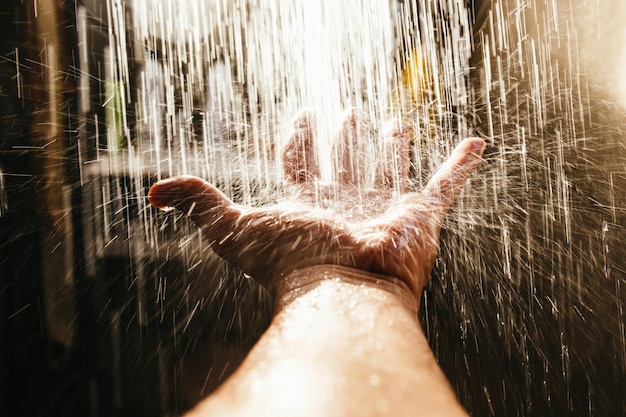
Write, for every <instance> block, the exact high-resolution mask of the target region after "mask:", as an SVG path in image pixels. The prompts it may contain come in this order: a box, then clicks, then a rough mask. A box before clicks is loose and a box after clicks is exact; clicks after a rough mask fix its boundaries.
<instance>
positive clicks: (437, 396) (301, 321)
mask: <svg viewBox="0 0 626 417" xmlns="http://www.w3.org/2000/svg"><path fill="white" fill-rule="evenodd" d="M314 273H315V274H328V273H329V272H328V271H327V272H324V271H323V269H319V268H318V269H315V270H314ZM330 273H332V274H333V275H334V278H335V279H328V277H324V278H323V279H321V280H320V281H317V282H316V281H312V282H311V283H309V284H308V285H304V286H298V285H296V286H294V288H291V289H289V290H288V291H287V292H286V293H285V294H284V297H282V298H281V299H282V300H284V301H285V303H284V304H279V305H280V307H279V310H278V311H277V313H276V315H275V317H274V320H273V321H272V324H271V325H270V327H269V328H268V330H267V331H266V333H265V334H264V335H263V336H262V338H261V339H260V340H259V342H258V343H257V345H256V346H255V347H254V349H253V350H252V351H251V352H250V354H249V356H248V357H247V358H246V360H245V361H244V363H243V364H242V366H241V367H240V368H239V369H238V370H237V372H236V373H235V374H234V375H233V376H232V377H231V378H230V379H229V380H228V381H227V382H226V383H225V384H224V385H223V386H222V387H221V388H220V389H219V390H218V392H217V393H216V394H214V396H212V397H210V398H209V399H208V400H206V401H205V402H204V403H203V404H201V405H200V406H199V407H198V408H197V409H196V410H194V412H193V415H242V416H247V415H250V416H259V415H261V416H264V415H271V416H273V417H274V416H278V415H285V416H293V415H298V416H306V415H326V416H333V415H379V414H380V415H393V416H403V415H407V416H418V415H428V416H434V415H446V416H453V415H465V413H464V411H463V410H462V408H461V407H460V406H459V405H458V402H457V400H456V398H455V396H454V393H453V392H452V390H451V389H450V387H449V385H448V382H447V381H446V379H445V377H444V375H443V373H442V372H441V370H440V369H439V367H438V365H437V363H436V361H435V358H434V356H433V355H432V352H431V350H430V347H429V346H428V343H427V341H426V339H425V337H424V335H423V332H422V330H421V328H420V325H419V322H418V320H417V316H416V314H415V308H416V306H411V305H410V304H411V303H410V301H409V302H407V300H410V298H408V299H407V298H406V297H404V295H403V291H395V290H394V288H395V286H394V285H384V284H383V285H377V283H376V282H373V281H372V279H366V277H363V278H364V280H363V282H362V283H358V282H357V281H356V280H355V277H354V276H350V275H351V274H350V273H345V271H343V270H341V269H339V270H333V271H331V272H330ZM294 291H295V294H296V296H294V297H290V295H293V294H294ZM281 413H282V414H281Z"/></svg>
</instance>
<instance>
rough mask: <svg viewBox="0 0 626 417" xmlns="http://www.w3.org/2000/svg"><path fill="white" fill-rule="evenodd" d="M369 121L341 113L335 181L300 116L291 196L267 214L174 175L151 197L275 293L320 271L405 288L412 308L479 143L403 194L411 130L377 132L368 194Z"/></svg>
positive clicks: (286, 162) (290, 157)
mask: <svg viewBox="0 0 626 417" xmlns="http://www.w3.org/2000/svg"><path fill="white" fill-rule="evenodd" d="M366 132H367V122H366V120H365V118H364V117H363V116H362V115H361V114H359V112H358V111H356V110H354V109H352V110H349V111H347V112H346V113H345V115H344V117H343V121H342V124H341V128H340V130H339V133H338V135H337V139H336V141H335V144H334V146H333V150H332V160H333V161H334V162H335V164H334V165H335V169H334V172H333V178H334V180H335V182H334V183H332V184H325V183H323V182H322V181H321V180H320V169H319V164H318V156H317V155H316V153H315V149H316V147H315V140H316V128H315V117H314V115H313V114H312V113H310V112H303V113H301V114H300V115H298V116H297V117H296V118H295V119H294V121H293V124H292V131H291V134H290V137H289V141H288V142H287V145H286V146H285V148H284V151H283V155H282V157H283V168H284V178H285V182H286V194H287V198H286V199H285V200H284V201H282V202H281V203H279V204H277V205H275V206H272V207H266V208H251V207H246V206H242V205H238V204H235V203H233V202H232V201H231V200H230V199H228V198H227V197H226V196H225V195H224V194H223V193H222V192H221V191H219V190H218V189H217V188H215V187H214V186H213V185H211V184H209V183H207V182H206V181H204V180H202V179H200V178H197V177H192V176H179V177H174V178H170V179H167V180H164V181H160V182H158V183H156V184H155V185H153V186H152V188H151V189H150V192H149V195H148V198H149V200H150V202H151V203H152V204H153V205H154V206H156V207H159V208H166V207H175V208H177V209H179V210H181V211H183V212H184V213H186V214H187V215H188V216H189V217H190V218H191V219H192V220H193V221H194V222H195V223H196V224H197V225H198V227H200V228H201V229H202V232H203V234H204V236H205V237H207V238H208V239H209V242H210V246H211V248H212V249H213V250H214V251H215V252H216V253H217V254H218V255H219V256H221V257H222V258H224V259H225V260H226V261H228V262H229V263H230V264H231V265H233V266H235V267H237V268H239V269H241V270H242V271H243V272H245V273H247V274H248V275H250V276H252V277H253V278H255V279H256V280H258V281H259V282H260V283H261V284H262V285H263V286H265V287H266V288H267V289H268V290H269V291H270V292H272V293H273V294H274V295H280V294H281V293H283V292H284V291H285V290H286V289H287V290H288V289H292V288H293V287H295V286H299V285H303V283H302V282H295V280H294V279H292V278H291V277H293V276H297V275H298V274H297V273H296V274H294V272H297V271H299V270H304V269H306V268H309V267H313V266H317V265H337V266H342V267H348V268H353V269H356V270H358V271H363V272H364V273H368V274H376V276H377V277H380V278H381V279H383V280H386V281H388V282H389V283H390V284H391V285H398V286H400V287H404V288H405V289H408V292H409V293H410V294H411V296H412V297H413V301H414V302H415V304H417V303H418V302H419V298H420V296H421V293H422V290H423V288H424V286H425V284H426V282H427V280H428V278H429V275H430V271H431V269H432V267H433V264H434V261H435V257H436V254H437V251H438V244H439V232H440V228H441V224H442V222H443V219H444V216H445V215H446V213H447V211H448V210H449V208H450V206H451V205H452V204H453V203H454V200H455V199H456V197H457V195H458V194H459V192H460V191H461V189H462V187H463V185H464V184H465V182H466V180H467V178H468V176H469V175H470V174H471V172H472V170H473V169H474V168H475V166H476V165H477V164H478V163H479V161H480V159H481V155H482V152H483V151H484V148H485V142H484V141H483V140H482V139H478V138H471V139H465V140H463V141H462V142H461V143H460V144H459V145H458V146H457V147H456V148H455V149H454V151H453V152H452V154H451V155H450V157H449V158H448V160H447V161H446V162H445V163H444V164H443V165H442V166H441V168H440V169H439V171H438V172H437V173H436V174H435V175H434V176H433V177H432V178H431V179H430V181H429V182H428V184H427V185H426V187H425V188H424V189H423V190H422V191H421V192H417V193H416V192H410V193H407V192H406V191H407V184H408V176H409V147H410V141H411V139H412V137H413V131H412V129H411V127H410V125H409V124H407V123H405V122H403V121H400V120H393V121H391V122H389V123H388V124H387V126H386V127H385V128H384V129H383V135H382V138H381V145H380V150H381V151H380V159H379V160H380V162H379V166H378V167H377V169H376V178H375V180H374V184H373V187H371V188H367V186H366V182H365V174H364V173H363V172H362V166H363V164H362V163H360V162H359V158H361V157H362V155H363V150H362V149H361V144H362V143H363V138H364V135H365V134H366Z"/></svg>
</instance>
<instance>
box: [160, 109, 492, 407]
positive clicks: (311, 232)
mask: <svg viewBox="0 0 626 417" xmlns="http://www.w3.org/2000/svg"><path fill="white" fill-rule="evenodd" d="M294 127H295V129H294V132H293V134H292V137H291V140H290V142H289V144H288V146H287V148H286V151H285V155H284V159H285V178H286V180H287V182H288V183H289V185H290V186H291V187H292V195H293V196H294V199H297V200H291V201H290V202H287V203H285V204H282V205H280V206H277V207H272V208H267V209H249V208H246V207H241V206H237V205H235V204H233V203H232V202H230V200H228V199H227V198H226V197H225V196H224V195H223V194H221V193H220V192H219V191H218V190H217V189H215V188H214V187H213V186H211V185H210V184H208V183H205V182H203V181H202V180H199V179H197V178H192V177H179V178H175V179H172V180H166V181H165V182H161V183H158V184H156V185H155V186H154V187H153V189H152V190H151V192H150V199H151V201H152V203H153V204H155V205H156V206H158V207H164V206H175V207H177V208H179V209H181V210H183V211H185V212H187V213H188V214H189V215H190V217H191V218H192V219H193V220H194V221H195V222H196V223H197V224H198V225H199V226H200V227H201V228H202V230H203V232H204V233H205V235H207V236H209V237H210V241H211V243H212V248H213V249H214V250H215V251H216V253H218V254H219V255H220V256H222V257H223V258H224V259H226V260H227V261H229V262H231V263H232V264H233V265H235V266H237V267H239V268H241V269H242V270H244V271H245V272H247V273H249V274H250V275H252V276H253V277H254V278H255V279H257V280H259V281H260V282H261V283H262V284H263V285H264V286H266V288H268V289H269V290H270V291H271V292H272V293H273V295H274V296H275V297H276V306H277V307H276V311H275V315H274V318H273V320H272V323H271V324H270V327H269V328H268V330H267V331H266V333H265V334H264V335H263V336H262V337H261V339H260V340H259V342H258V343H257V345H256V346H255V347H254V348H253V349H252V351H251V352H250V354H249V355H248V357H247V358H246V360H245V361H244V362H243V364H242V365H241V367H240V368H239V369H238V370H237V371H236V372H235V374H233V376H232V377H231V378H230V379H229V380H228V381H226V382H225V383H224V384H223V386H222V387H220V388H219V389H218V390H217V392H216V393H215V394H213V395H212V396H211V397H209V398H208V399H207V400H205V401H204V402H202V403H201V404H200V405H199V406H198V407H196V409H194V410H193V411H192V412H191V415H193V416H211V415H236V416H259V415H261V416H283V415H284V416H293V415H299V416H300V415H302V416H307V415H316V416H317V415H325V416H326V415H328V416H333V415H338V416H339V415H341V416H349V415H359V416H361V415H366V416H367V415H372V416H376V415H393V416H403V415H407V416H420V415H425V416H433V415H446V416H454V415H465V412H464V411H463V409H462V408H461V406H460V405H459V404H458V402H457V400H456V398H455V396H454V394H453V392H452V390H451V388H450V386H449V384H448V383H447V381H446V379H445V377H444V375H443V374H442V372H441V370H440V369H439V367H438V365H437V363H436V360H435V358H434V356H433V354H432V352H431V350H430V348H429V346H428V343H427V341H426V339H425V337H424V334H423V332H422V330H421V327H420V324H419V322H418V320H417V309H418V303H419V299H420V297H421V293H422V290H423V288H424V285H425V284H426V282H427V280H428V277H429V275H430V271H431V269H432V265H433V263H434V259H435V256H436V253H437V250H438V236H439V229H440V225H441V222H442V220H443V217H444V215H445V213H446V212H447V210H448V209H449V207H450V205H451V204H452V203H453V201H454V199H455V197H456V195H457V194H458V193H459V192H460V189H461V187H462V185H463V184H464V182H465V180H466V178H467V177H468V176H469V174H470V173H471V171H472V169H473V168H474V166H475V165H476V164H477V162H478V161H479V160H480V155H481V154H482V151H483V149H484V146H485V144H484V142H483V141H482V140H480V139H467V140H465V141H463V142H462V143H461V144H460V145H459V146H458V147H457V148H456V149H455V151H454V153H453V154H452V155H451V157H450V159H449V160H448V162H446V164H445V165H444V166H443V167H442V168H441V169H440V171H439V172H438V173H437V174H436V175H435V176H434V177H433V179H431V181H430V182H429V184H428V185H427V186H426V188H425V189H424V190H423V191H422V193H419V194H417V193H409V194H406V195H404V196H402V197H401V198H394V199H390V197H391V196H392V194H393V193H394V192H397V191H401V192H403V191H405V188H406V182H407V181H406V180H407V176H408V165H407V164H408V140H409V139H410V135H411V134H412V132H411V130H410V129H408V128H407V125H406V124H403V123H401V122H397V121H396V122H394V123H393V124H392V125H391V127H390V129H389V130H388V131H387V134H386V135H385V137H384V138H383V146H382V159H381V160H382V163H381V167H380V169H379V171H378V172H379V173H380V177H379V178H377V185H378V189H377V191H376V192H375V193H371V192H369V193H365V194H364V191H363V190H364V186H363V183H362V181H363V178H361V177H360V174H359V172H358V170H354V169H351V166H350V165H349V163H350V161H351V160H353V159H354V158H355V157H356V156H357V154H358V152H357V151H358V149H356V148H357V147H358V146H356V145H355V144H356V143H358V139H359V137H358V135H359V120H358V115H357V114H356V113H355V112H351V113H349V114H348V115H347V116H346V118H345V120H344V123H343V129H342V132H341V134H340V135H339V141H338V145H337V146H336V148H335V149H336V151H335V155H334V158H335V159H336V160H337V161H338V162H339V163H338V170H337V172H336V178H337V183H336V184H334V185H333V186H332V187H330V188H324V187H322V186H320V184H319V183H317V182H316V181H317V175H318V170H317V163H316V157H315V155H314V153H313V151H312V149H313V147H312V142H313V140H314V127H313V125H312V121H311V118H310V116H303V117H301V118H299V119H296V122H295V124H294ZM342 161H343V162H342ZM313 191H314V192H313ZM351 194H359V199H360V200H363V198H364V197H366V199H367V200H368V201H367V202H366V203H365V205H364V210H361V211H359V212H358V214H355V212H354V211H353V210H350V207H351V206H350V204H352V205H354V203H353V201H352V200H350V199H347V198H346V196H349V195H351ZM346 200H348V201H346ZM302 203H306V204H308V205H309V206H310V207H311V208H310V209H307V208H302ZM306 204H305V205H306ZM320 206H321V207H320ZM341 210H344V211H346V213H347V214H344V216H343V217H341V216H340V218H339V219H338V218H337V217H338V215H337V212H338V211H341ZM363 211H365V212H366V213H365V215H363Z"/></svg>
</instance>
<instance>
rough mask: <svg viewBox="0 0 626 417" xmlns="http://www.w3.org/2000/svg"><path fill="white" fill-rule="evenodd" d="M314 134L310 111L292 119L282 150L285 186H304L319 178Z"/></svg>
mask: <svg viewBox="0 0 626 417" xmlns="http://www.w3.org/2000/svg"><path fill="white" fill-rule="evenodd" d="M315 134H316V120H315V116H314V115H313V113H312V112H310V111H302V112H301V113H299V114H298V115H297V116H296V117H295V118H294V120H293V122H292V130H291V132H290V135H289V141H288V142H287V145H286V146H285V148H284V149H283V154H282V158H283V174H284V177H285V181H286V182H287V184H291V185H295V184H306V183H309V182H311V181H314V180H315V179H317V178H319V176H320V169H319V163H318V161H317V155H316V152H315V146H314V145H315V144H314V140H315Z"/></svg>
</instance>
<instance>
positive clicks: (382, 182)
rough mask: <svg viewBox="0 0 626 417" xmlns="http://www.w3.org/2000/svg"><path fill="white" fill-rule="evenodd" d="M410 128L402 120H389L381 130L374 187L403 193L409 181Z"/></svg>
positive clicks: (411, 129)
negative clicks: (379, 152)
mask: <svg viewBox="0 0 626 417" xmlns="http://www.w3.org/2000/svg"><path fill="white" fill-rule="evenodd" d="M412 138H413V128H412V126H411V125H410V124H409V123H408V122H405V121H403V120H400V119H394V120H391V121H390V122H389V123H387V125H386V126H385V128H384V130H383V137H382V143H381V155H380V162H379V165H378V169H377V170H376V186H377V187H381V188H391V189H392V190H394V191H397V192H400V193H403V192H405V191H406V189H407V186H408V181H409V170H410V158H409V148H410V144H411V139H412Z"/></svg>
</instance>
